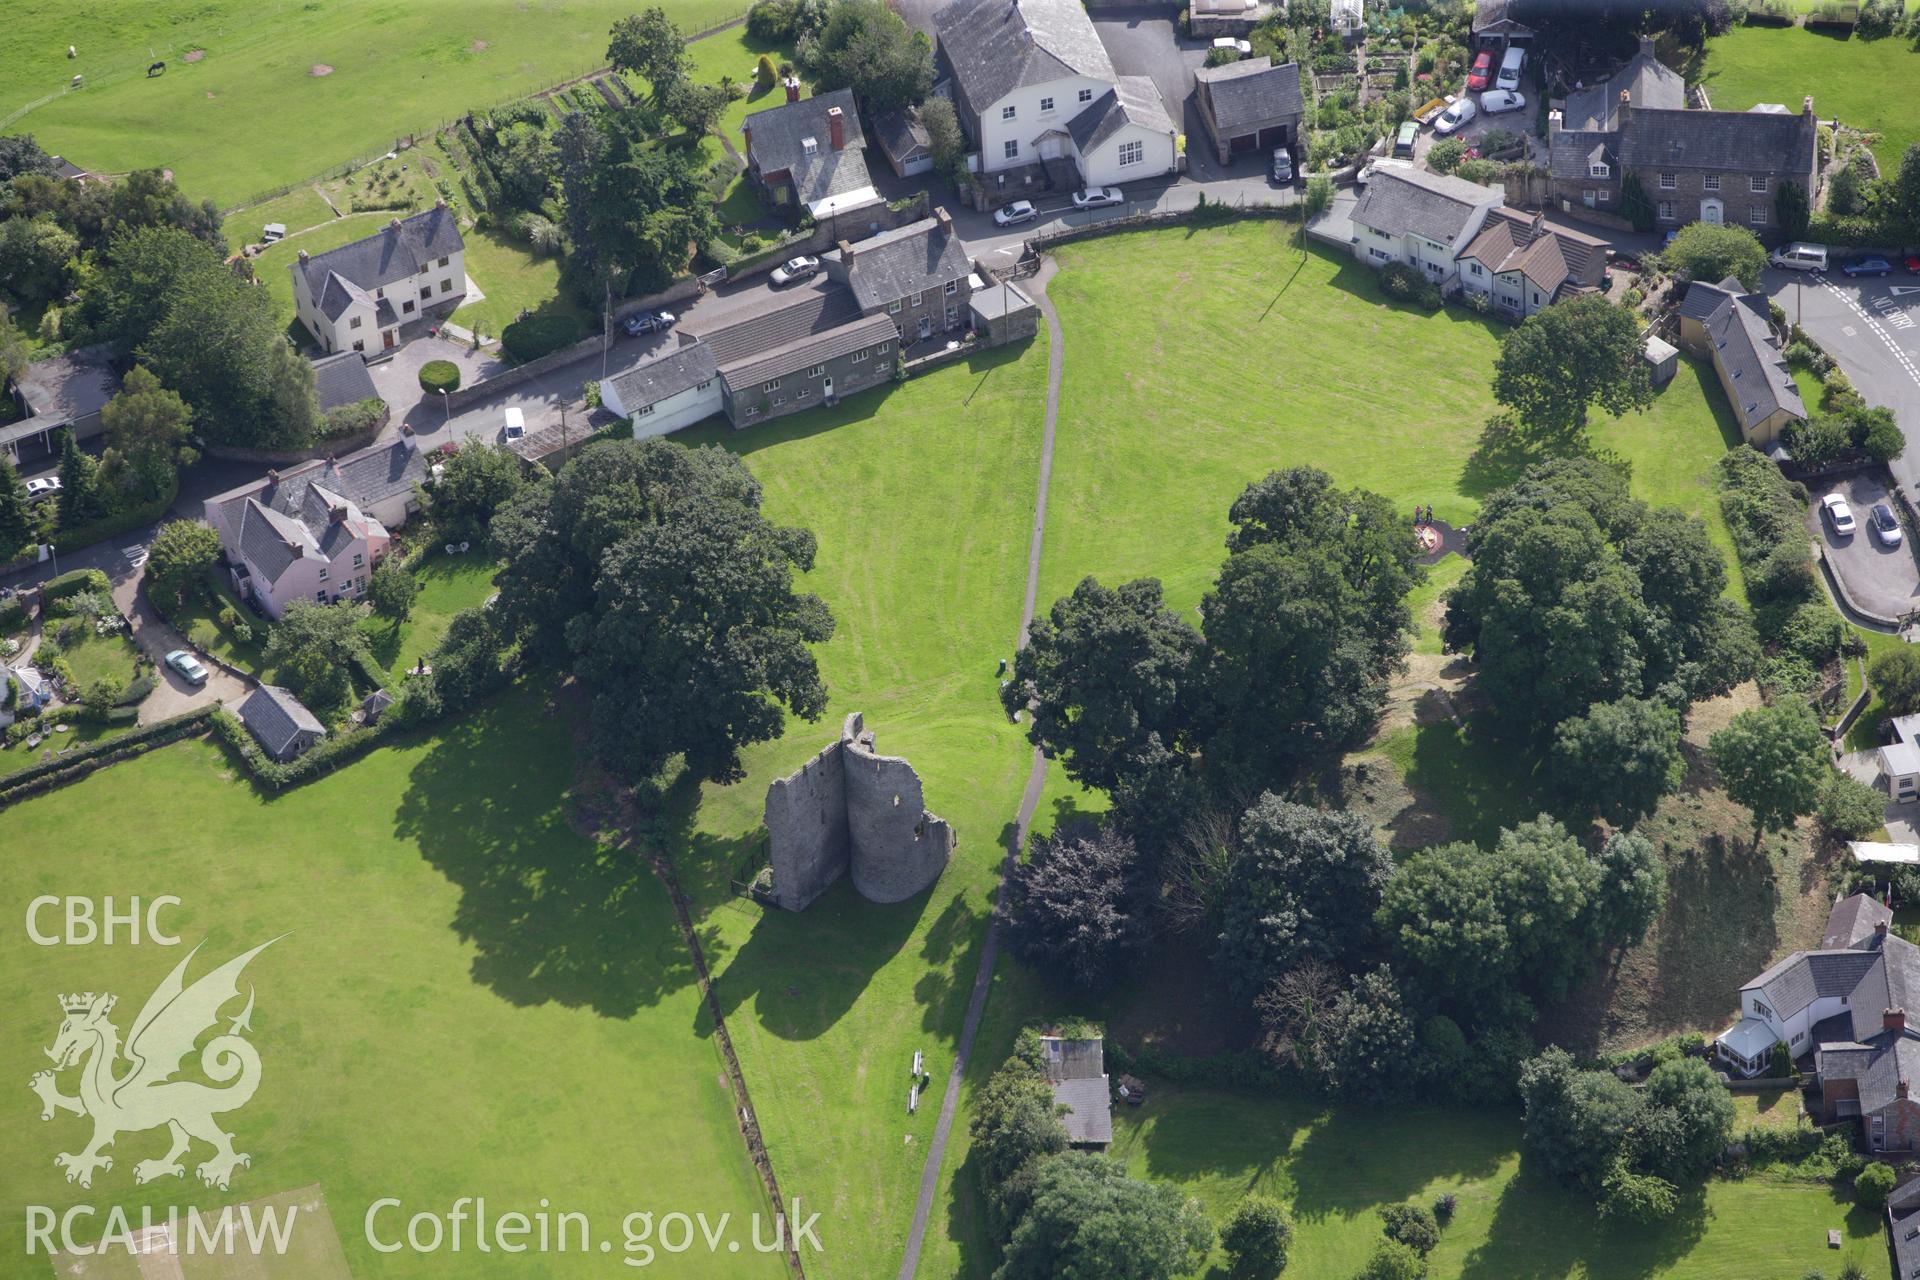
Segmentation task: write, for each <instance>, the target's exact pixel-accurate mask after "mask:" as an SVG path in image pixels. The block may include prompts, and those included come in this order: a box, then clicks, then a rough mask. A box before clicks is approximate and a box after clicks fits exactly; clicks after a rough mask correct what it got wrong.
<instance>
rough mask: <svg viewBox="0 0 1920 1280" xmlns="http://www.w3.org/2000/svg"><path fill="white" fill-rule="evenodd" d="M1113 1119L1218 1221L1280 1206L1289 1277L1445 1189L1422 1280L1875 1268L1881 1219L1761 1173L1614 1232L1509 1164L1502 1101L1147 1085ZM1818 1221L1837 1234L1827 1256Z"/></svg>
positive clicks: (1735, 1279)
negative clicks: (1465, 1103)
mask: <svg viewBox="0 0 1920 1280" xmlns="http://www.w3.org/2000/svg"><path fill="white" fill-rule="evenodd" d="M1113 1121H1114V1124H1113V1127H1114V1144H1113V1152H1114V1154H1116V1155H1118V1156H1120V1157H1121V1158H1123V1159H1124V1160H1126V1162H1127V1165H1128V1167H1129V1169H1130V1170H1131V1172H1133V1173H1134V1174H1135V1175H1136V1176H1145V1177H1152V1178H1155V1179H1160V1180H1164V1181H1167V1182H1171V1183H1174V1184H1176V1185H1177V1186H1179V1187H1180V1188H1181V1189H1182V1190H1184V1191H1187V1192H1189V1193H1190V1194H1193V1195H1195V1196H1198V1197H1199V1199H1200V1201H1201V1203H1202V1204H1203V1205H1204V1206H1205V1207H1206V1209H1207V1211H1208V1212H1209V1213H1210V1214H1211V1215H1212V1217H1213V1219H1214V1221H1215V1222H1216V1223H1220V1222H1224V1221H1225V1219H1226V1217H1227V1215H1228V1214H1229V1213H1231V1212H1232V1210H1233V1206H1234V1205H1235V1204H1236V1203H1237V1202H1238V1201H1239V1199H1240V1197H1241V1196H1243V1195H1245V1194H1246V1193H1247V1192H1249V1191H1261V1192H1264V1193H1266V1194H1268V1195H1272V1196H1275V1197H1277V1198H1279V1199H1281V1200H1283V1201H1286V1202H1289V1203H1291V1204H1292V1206H1293V1215H1294V1240H1293V1249H1292V1251H1291V1253H1292V1256H1291V1258H1290V1260H1289V1263H1288V1266H1287V1274H1288V1275H1294V1274H1299V1275H1305V1276H1314V1277H1321V1276H1326V1277H1344V1276H1350V1275H1352V1274H1353V1273H1354V1272H1355V1271H1357V1270H1358V1269H1359V1268H1360V1266H1361V1264H1362V1263H1364V1262H1365V1261H1366V1258H1367V1256H1368V1255H1369V1254H1370V1253H1371V1252H1372V1251H1373V1249H1374V1248H1375V1246H1376V1245H1377V1244H1378V1243H1379V1241H1380V1239H1381V1236H1380V1217H1379V1214H1378V1209H1379V1208H1380V1206H1382V1205H1388V1204H1395V1203H1399V1202H1402V1201H1410V1202H1413V1203H1417V1204H1423V1205H1429V1206H1430V1205H1431V1204H1432V1202H1433V1201H1434V1200H1435V1199H1436V1198H1437V1197H1439V1196H1440V1195H1442V1194H1446V1193H1452V1194H1453V1195H1455V1196H1457V1197H1458V1207H1457V1210H1456V1212H1455V1216H1454V1219H1453V1222H1452V1224H1451V1225H1450V1226H1448V1227H1447V1229H1446V1231H1445V1232H1444V1233H1443V1235H1442V1237H1441V1243H1440V1247H1439V1248H1438V1249H1436V1250H1434V1252H1433V1255H1432V1258H1431V1264H1432V1270H1431V1272H1430V1273H1429V1274H1430V1275H1431V1276H1432V1277H1433V1280H1514V1278H1515V1277H1523V1276H1524V1277H1528V1278H1529V1280H1560V1278H1561V1277H1566V1278H1567V1280H1573V1278H1574V1277H1580V1278H1582V1280H1652V1278H1654V1277H1674V1278H1675V1280H1678V1278H1680V1277H1685V1278H1686V1280H1753V1278H1754V1277H1757V1276H1779V1277H1797V1276H1799V1275H1801V1274H1803V1273H1806V1272H1809V1271H1811V1270H1812V1269H1813V1268H1816V1267H1818V1268H1821V1269H1823V1270H1824V1271H1825V1273H1826V1274H1828V1275H1832V1274H1834V1273H1835V1272H1837V1271H1838V1270H1839V1269H1840V1268H1841V1267H1842V1266H1844V1265H1845V1264H1846V1263H1847V1262H1850V1261H1851V1262H1858V1263H1860V1264H1861V1265H1862V1266H1863V1267H1865V1268H1866V1269H1867V1272H1868V1274H1870V1275H1873V1274H1880V1272H1879V1270H1878V1269H1879V1268H1881V1267H1884V1266H1885V1265H1886V1261H1885V1259H1886V1244H1885V1236H1884V1233H1883V1230H1882V1228H1881V1226H1880V1223H1879V1220H1878V1217H1877V1215H1875V1214H1872V1213H1868V1212H1866V1211H1864V1210H1861V1209H1858V1208H1856V1207H1854V1206H1853V1205H1851V1204H1847V1203H1842V1202H1838V1201H1836V1200H1835V1199H1834V1197H1833V1194H1832V1192H1831V1191H1829V1190H1828V1189H1827V1188H1826V1187H1823V1186H1816V1185H1812V1184H1806V1183H1789V1182H1783V1181H1779V1180H1776V1179H1774V1178H1772V1177H1768V1176H1763V1175H1754V1176H1751V1177H1749V1178H1748V1179H1746V1180H1745V1181H1742V1182H1721V1181H1715V1182H1711V1183H1709V1184H1708V1185H1707V1187H1706V1189H1705V1192H1704V1194H1701V1195H1697V1196H1695V1197H1693V1198H1692V1199H1691V1200H1690V1201H1683V1205H1682V1210H1681V1213H1680V1215H1679V1216H1678V1217H1676V1218H1675V1219H1674V1220H1672V1221H1671V1222H1669V1223H1666V1224H1664V1225H1662V1226H1661V1227H1659V1228H1656V1229H1646V1228H1626V1229H1619V1230H1615V1229H1610V1228H1608V1227H1606V1226H1604V1225H1603V1224H1601V1223H1600V1222H1599V1221H1598V1219H1597V1217H1596V1215H1595V1213H1594V1210H1593V1206H1592V1202H1591V1201H1590V1200H1589V1199H1587V1198H1584V1197H1581V1196H1578V1195H1575V1194H1573V1193H1571V1192H1568V1191H1565V1190H1562V1189H1561V1188H1559V1187H1557V1186H1555V1185H1552V1184H1550V1183H1547V1182H1545V1181H1544V1180H1542V1179H1540V1178H1538V1177H1536V1176H1535V1175H1533V1174H1532V1173H1530V1172H1522V1171H1521V1170H1520V1159H1519V1153H1518V1146H1519V1139H1520V1123H1519V1119H1518V1117H1517V1116H1514V1115H1511V1114H1508V1113H1504V1112H1478V1111H1471V1110H1463V1109H1449V1110H1437V1109H1432V1108H1421V1107H1406V1106H1393V1107H1379V1108H1363V1107H1338V1108H1330V1107H1327V1106H1325V1105H1324V1104H1323V1103H1320V1102H1318V1101H1315V1100H1309V1099H1297V1098H1291V1097H1273V1096H1264V1095H1255V1094H1250V1093H1241V1092H1225V1091H1215V1090H1206V1089H1181V1088H1177V1087H1174V1086H1169V1085H1164V1084H1155V1085H1154V1086H1153V1088H1152V1091H1151V1093H1150V1095H1149V1097H1148V1100H1147V1103H1146V1105H1145V1106H1143V1107H1141V1108H1139V1109H1138V1110H1135V1109H1132V1108H1128V1107H1118V1108H1116V1110H1115V1111H1114V1117H1113ZM1830 1228H1839V1229H1840V1231H1841V1232H1842V1238H1843V1241H1844V1244H1843V1246H1842V1248H1841V1249H1839V1250H1838V1251H1835V1250H1830V1249H1828V1248H1827V1239H1826V1233H1827V1231H1828V1229H1830ZM1213 1261H1214V1262H1216V1263H1222V1262H1223V1261H1224V1255H1221V1254H1217V1253H1216V1255H1215V1257H1214V1259H1213Z"/></svg>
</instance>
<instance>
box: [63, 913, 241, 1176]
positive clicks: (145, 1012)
mask: <svg viewBox="0 0 1920 1280" xmlns="http://www.w3.org/2000/svg"><path fill="white" fill-rule="evenodd" d="M278 941H279V939H278V938H274V939H271V940H269V941H267V942H263V943H261V944H260V945H259V946H257V947H255V948H254V949H253V950H251V951H249V952H247V953H245V954H244V955H240V956H236V957H234V958H233V959H232V960H229V961H227V962H226V963H225V964H223V965H221V966H220V967H219V968H218V969H215V970H213V971H212V972H211V973H208V974H206V975H204V976H202V977H201V978H199V979H198V980H196V981H195V982H194V983H193V985H192V986H188V985H187V984H186V972H187V965H188V964H190V963H191V962H192V961H193V957H194V956H195V955H197V954H199V951H200V948H199V947H195V948H194V949H193V951H191V952H189V953H188V955H187V958H186V959H185V960H182V961H181V962H180V963H179V964H177V965H175V966H174V969H173V972H172V973H170V974H168V975H167V976H166V978H165V980H164V981H162V982H161V983H160V985H159V987H157V988H156V989H155V990H154V993H153V994H152V995H151V996H148V997H147V1003H146V1005H145V1006H144V1007H142V1008H141V1010H140V1016H139V1017H137V1018H135V1019H134V1020H133V1027H132V1029H131V1030H130V1031H129V1032H128V1033H127V1039H126V1044H125V1047H124V1048H123V1047H122V1045H121V1042H120V1030H119V1028H118V1027H116V1026H114V1024H113V1023H112V1022H111V1021H110V1020H109V1015H111V1014H112V1013H113V1007H114V1004H115V1003H116V1002H117V1000H118V997H117V996H113V995H109V994H107V993H106V992H100V993H98V994H96V993H94V992H91V991H89V992H86V993H84V994H80V995H67V996H62V997H60V1010H61V1012H62V1013H63V1014H64V1015H65V1018H64V1019H63V1020H62V1021H61V1023H60V1034H59V1035H58V1036H57V1037H56V1038H55V1039H54V1042H53V1047H52V1048H51V1049H48V1050H47V1051H46V1054H47V1056H48V1057H49V1058H51V1059H53V1064H54V1065H53V1070H52V1071H41V1072H39V1073H37V1074H36V1075H35V1076H34V1077H33V1079H32V1080H31V1081H30V1082H29V1085H30V1087H31V1088H32V1089H33V1091H34V1092H35V1093H36V1094H38V1095H40V1118H41V1119H42V1120H51V1119H53V1114H54V1112H56V1111H70V1112H72V1113H73V1114H74V1115H77V1116H89V1117H91V1118H92V1120H93V1140H92V1141H91V1142H89V1143H87V1146H86V1149H85V1150H84V1151H81V1152H80V1153H79V1154H77V1155H75V1154H72V1153H70V1152H62V1153H61V1154H60V1155H57V1156H55V1157H54V1158H53V1162H54V1164H56V1165H58V1166H59V1167H60V1168H62V1169H65V1170H66V1171H67V1181H68V1182H77V1183H79V1184H80V1185H81V1186H83V1187H91V1186H92V1185H93V1174H94V1170H96V1169H104V1170H111V1169H112V1168H113V1157H112V1156H107V1155H102V1154H101V1149H102V1148H104V1147H109V1146H112V1145H113V1141H114V1139H115V1138H117V1137H118V1136H119V1135H121V1134H123V1133H137V1132H139V1131H141V1130H143V1129H157V1128H159V1127H160V1126H161V1125H165V1126H166V1127H167V1130H168V1132H169V1133H170V1134H171V1135H172V1145H171V1146H170V1147H169V1148H168V1150H167V1153H166V1154H165V1155H164V1156H161V1157H160V1158H159V1159H157V1160H142V1161H140V1162H139V1163H137V1164H135V1165H134V1166H133V1180H134V1181H135V1182H136V1183H146V1182H152V1181H153V1180H154V1179H156V1178H167V1177H173V1178H178V1177H183V1176H184V1175H185V1173H186V1170H185V1169H184V1168H183V1167H182V1165H181V1163H180V1157H181V1156H183V1155H185V1154H186V1153H187V1150H188V1148H189V1147H190V1146H192V1144H193V1140H194V1139H196V1138H197V1139H199V1140H200V1141H201V1142H204V1143H207V1144H209V1145H211V1146H212V1147H213V1155H212V1157H211V1158H209V1159H208V1160H206V1161H205V1162H203V1163H202V1164H201V1165H200V1166H199V1168H198V1169H197V1170H196V1172H197V1173H198V1174H199V1175H200V1181H202V1182H204V1183H205V1184H207V1185H208V1186H210V1187H218V1188H220V1189H221V1190H222V1191H224V1190H226V1189H227V1182H228V1180H229V1179H230V1178H232V1176H233V1171H234V1169H235V1168H236V1167H238V1166H241V1165H246V1166H251V1165H252V1163H253V1161H252V1158H251V1157H249V1156H248V1155H247V1154H246V1153H244V1152H239V1151H235V1150H234V1149H233V1135H232V1134H230V1133H228V1132H226V1131H225V1130H223V1129H222V1128H221V1127H220V1126H219V1125H218V1124H217V1123H215V1121H214V1117H215V1116H217V1115H221V1114H224V1113H225V1112H228V1111H237V1110H239V1109H240V1108H241V1107H243V1106H245V1105H246V1104H247V1102H248V1100H249V1099H251V1098H252V1097H253V1094H254V1090H256V1089H258V1088H259V1087H260V1054H259V1051H258V1050H256V1049H255V1048H254V1047H253V1046H252V1045H251V1044H249V1043H248V1042H247V1041H246V1040H245V1039H243V1038H242V1035H241V1033H242V1032H245V1031H251V1030H252V1027H251V1026H250V1025H249V1019H250V1018H251V1017H252V1016H253V989H252V988H251V987H249V988H248V989H247V1003H246V1007H245V1008H243V1009H242V1010H241V1011H240V1013H239V1015H238V1016H237V1017H234V1018H232V1019H231V1020H230V1021H229V1023H228V1026H227V1030H226V1032H225V1033H224V1034H220V1035H216V1036H214V1037H213V1038H212V1039H211V1040H209V1041H207V1043H206V1045H205V1046H204V1047H203V1048H202V1049H201V1050H200V1070H201V1071H202V1072H203V1073H205V1075H206V1077H207V1078H208V1079H209V1080H213V1081H215V1082H216V1083H219V1084H221V1085H224V1086H225V1087H224V1088H214V1087H212V1086H210V1085H205V1084H201V1083H200V1082H198V1081H196V1080H176V1079H174V1078H173V1077H174V1076H175V1075H177V1074H178V1073H179V1071H180V1069H181V1067H182V1065H183V1062H184V1060H185V1059H186V1057H187V1055H189V1054H191V1053H192V1052H193V1050H194V1043H195V1042H196V1041H197V1040H199V1038H200V1036H201V1035H202V1034H203V1033H204V1032H205V1031H207V1030H208V1029H209V1028H211V1027H213V1026H215V1025H216V1024H217V1023H218V1022H219V1020H220V1010H221V1009H222V1008H223V1007H225V1006H226V1005H227V1004H228V1003H229V1002H230V1001H233V1000H236V999H238V998H239V996H240V988H239V985H238V984H239V978H240V972H241V970H243V969H245V968H246V967H247V963H248V962H249V961H250V960H252V959H253V958H254V957H255V956H257V955H259V954H260V953H261V952H262V951H265V950H266V949H267V948H268V947H270V946H272V945H273V944H274V943H275V942H278ZM122 1058H124V1059H125V1060H126V1062H127V1064H129V1065H127V1066H126V1068H125V1069H124V1070H121V1069H120V1067H121V1059H122ZM75 1066H78V1067H79V1068H80V1092H79V1095H78V1096H77V1097H68V1096H67V1095H66V1094H63V1093H61V1092H60V1090H59V1086H58V1085H57V1084H56V1083H55V1076H56V1075H57V1074H58V1073H60V1072H63V1071H66V1070H67V1069H69V1068H71V1067H75ZM229 1082H231V1083H229Z"/></svg>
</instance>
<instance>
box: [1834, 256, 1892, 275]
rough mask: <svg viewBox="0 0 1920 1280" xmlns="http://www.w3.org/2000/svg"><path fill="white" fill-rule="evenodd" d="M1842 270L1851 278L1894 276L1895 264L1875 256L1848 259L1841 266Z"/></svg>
mask: <svg viewBox="0 0 1920 1280" xmlns="http://www.w3.org/2000/svg"><path fill="white" fill-rule="evenodd" d="M1840 269H1841V270H1842V271H1844V272H1846V273H1847V274H1848V275H1850V276H1885V275H1892V274H1893V264H1892V263H1891V262H1888V261H1887V260H1886V259H1885V258H1882V257H1879V256H1877V255H1873V254H1868V255H1866V256H1863V257H1859V258H1848V259H1847V260H1846V261H1845V262H1843V263H1841V264H1840Z"/></svg>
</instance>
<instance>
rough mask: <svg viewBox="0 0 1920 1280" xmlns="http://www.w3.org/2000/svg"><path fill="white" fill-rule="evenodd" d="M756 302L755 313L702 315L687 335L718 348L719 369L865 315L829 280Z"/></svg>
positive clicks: (758, 296)
mask: <svg viewBox="0 0 1920 1280" xmlns="http://www.w3.org/2000/svg"><path fill="white" fill-rule="evenodd" d="M753 303H754V304H756V305H753V306H752V307H751V309H745V308H742V309H735V310H729V311H727V312H726V313H724V314H722V315H721V316H719V317H718V318H716V319H713V320H703V319H702V318H700V317H699V315H698V314H697V313H696V315H695V317H694V318H693V319H692V320H690V321H689V322H688V323H687V325H686V327H685V329H684V330H683V332H685V333H687V334H688V335H689V336H691V337H695V338H699V339H701V340H702V341H704V342H705V343H706V344H707V345H708V346H710V347H712V348H713V358H714V362H715V364H717V365H718V366H719V367H720V368H722V369H724V368H726V367H727V366H728V365H730V364H736V363H738V362H739V361H741V360H744V359H746V358H747V357H748V356H752V355H756V354H758V353H759V352H762V351H771V350H773V349H774V348H775V347H780V346H785V345H786V344H787V343H790V342H793V341H795V340H796V339H799V338H804V337H806V336H807V335H808V334H814V333H825V332H826V331H827V330H829V329H833V328H837V327H839V326H840V325H843V324H845V323H847V322H848V321H849V320H852V319H853V318H854V317H855V316H857V315H859V314H860V307H859V304H857V303H856V302H855V301H854V300H853V294H852V292H851V291H849V290H847V289H845V288H843V287H841V286H840V285H839V284H837V283H835V282H834V281H832V280H829V279H828V278H826V277H825V276H824V275H822V276H816V277H814V279H813V280H811V281H808V282H807V283H805V284H801V285H796V286H794V287H792V288H790V289H786V290H784V291H780V292H775V291H773V290H763V291H760V292H759V293H757V294H755V295H754V296H753Z"/></svg>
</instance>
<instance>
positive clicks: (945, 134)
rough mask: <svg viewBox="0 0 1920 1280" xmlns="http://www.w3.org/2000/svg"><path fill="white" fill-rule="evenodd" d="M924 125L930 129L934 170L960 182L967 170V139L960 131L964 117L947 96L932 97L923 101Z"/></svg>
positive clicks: (930, 149)
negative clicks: (961, 119) (957, 111)
mask: <svg viewBox="0 0 1920 1280" xmlns="http://www.w3.org/2000/svg"><path fill="white" fill-rule="evenodd" d="M920 126H921V128H923V129H925V130H926V131H927V150H928V152H929V153H930V154H931V155H932V157H933V167H934V171H935V172H937V173H938V174H939V175H940V176H941V177H943V178H945V179H946V180H947V181H948V182H956V181H958V180H959V179H960V178H961V177H963V176H964V175H965V174H966V172H967V138H966V135H965V134H963V133H961V132H960V117H959V115H958V114H957V113H956V112H955V111H954V109H953V103H952V102H951V101H949V100H948V99H946V98H939V97H934V98H928V99H927V100H926V101H925V102H923V103H921V104H920Z"/></svg>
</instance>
